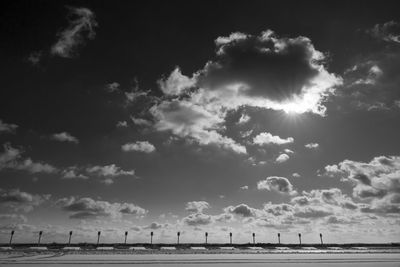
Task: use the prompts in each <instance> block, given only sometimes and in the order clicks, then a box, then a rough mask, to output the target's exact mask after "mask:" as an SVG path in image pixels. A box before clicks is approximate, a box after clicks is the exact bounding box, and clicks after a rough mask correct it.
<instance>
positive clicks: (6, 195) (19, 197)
mask: <svg viewBox="0 0 400 267" xmlns="http://www.w3.org/2000/svg"><path fill="white" fill-rule="evenodd" d="M49 198H50V195H34V194H30V193H28V192H24V191H20V190H19V189H8V190H7V189H2V188H0V205H2V206H4V207H6V208H10V209H13V210H23V211H26V212H28V211H31V210H32V209H33V208H34V207H36V206H39V205H40V204H42V203H43V202H44V201H46V200H48V199H49Z"/></svg>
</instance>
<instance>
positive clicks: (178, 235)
mask: <svg viewBox="0 0 400 267" xmlns="http://www.w3.org/2000/svg"><path fill="white" fill-rule="evenodd" d="M14 233H15V231H14V230H13V231H11V236H10V245H11V244H12V239H13V236H14ZM42 234H43V231H40V232H39V238H38V245H40V240H41V239H42ZM100 235H101V231H98V232H97V245H99V242H100ZM153 236H154V233H153V232H150V244H153ZM180 236H181V232H177V237H178V240H177V244H178V245H179V238H180ZM232 236H233V234H232V232H230V233H229V244H231V245H232ZM298 236H299V244H300V245H301V233H299V234H298ZM252 237H253V244H254V245H255V244H256V234H255V233H253V234H252ZM71 238H72V231H70V232H69V238H68V245H70V244H71ZM127 238H128V231H125V241H124V244H126V240H127ZM319 238H320V240H321V245H323V244H324V242H323V240H322V234H321V233H320V234H319ZM207 243H208V233H207V232H205V244H207ZM280 243H281V234H280V233H278V244H280Z"/></svg>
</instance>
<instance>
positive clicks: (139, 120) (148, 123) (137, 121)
mask: <svg viewBox="0 0 400 267" xmlns="http://www.w3.org/2000/svg"><path fill="white" fill-rule="evenodd" d="M131 120H132V122H133V123H134V124H135V125H140V126H151V124H152V122H151V121H148V120H145V119H143V118H135V117H131Z"/></svg>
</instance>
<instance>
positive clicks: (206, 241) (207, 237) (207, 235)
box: [206, 232, 208, 244]
mask: <svg viewBox="0 0 400 267" xmlns="http://www.w3.org/2000/svg"><path fill="white" fill-rule="evenodd" d="M207 238H208V233H207V232H206V244H207Z"/></svg>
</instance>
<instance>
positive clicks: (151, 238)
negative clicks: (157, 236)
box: [150, 232, 153, 245]
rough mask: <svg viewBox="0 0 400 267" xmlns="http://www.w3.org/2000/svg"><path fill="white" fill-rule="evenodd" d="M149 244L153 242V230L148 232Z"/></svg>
mask: <svg viewBox="0 0 400 267" xmlns="http://www.w3.org/2000/svg"><path fill="white" fill-rule="evenodd" d="M150 244H151V245H152V244H153V232H151V233H150Z"/></svg>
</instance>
